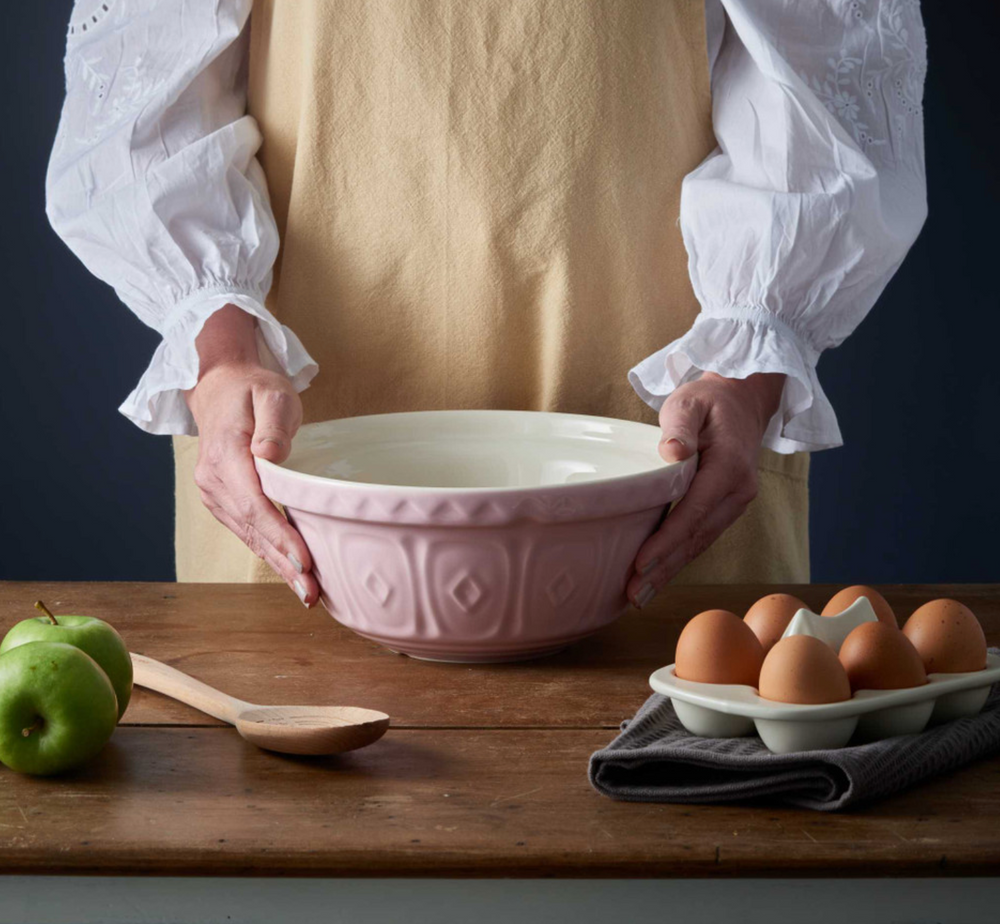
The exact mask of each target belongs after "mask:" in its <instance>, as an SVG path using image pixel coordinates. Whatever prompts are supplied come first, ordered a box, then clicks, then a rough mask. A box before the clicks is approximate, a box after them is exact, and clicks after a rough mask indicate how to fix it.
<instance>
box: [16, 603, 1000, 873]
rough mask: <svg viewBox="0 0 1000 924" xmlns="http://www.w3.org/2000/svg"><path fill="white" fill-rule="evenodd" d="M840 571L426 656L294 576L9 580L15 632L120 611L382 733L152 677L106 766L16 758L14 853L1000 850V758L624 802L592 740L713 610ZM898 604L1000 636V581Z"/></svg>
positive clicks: (285, 862) (434, 862)
mask: <svg viewBox="0 0 1000 924" xmlns="http://www.w3.org/2000/svg"><path fill="white" fill-rule="evenodd" d="M835 589H836V588H833V587H823V586H820V585H813V586H809V587H797V588H780V587H770V586H769V587H733V586H729V587H685V588H681V587H677V588H672V589H670V590H669V591H668V592H667V593H665V594H663V595H661V597H660V598H659V599H658V600H657V601H655V602H654V603H653V604H652V605H650V606H649V607H648V608H647V609H646V610H645V611H644V612H642V613H635V612H633V613H630V614H629V615H627V616H626V617H624V618H623V619H622V620H620V621H619V622H618V623H616V624H615V625H614V626H611V627H609V628H608V629H606V630H605V631H603V632H602V633H600V634H598V635H597V636H595V637H594V638H592V639H590V640H587V641H584V642H582V643H579V644H577V645H576V646H574V647H573V648H572V649H570V650H569V651H567V652H565V653H563V654H561V655H557V656H554V657H551V658H547V659H544V660H539V661H535V662H527V663H524V664H513V665H496V666H476V667H464V666H461V665H445V664H430V663H425V662H418V661H411V660H409V659H407V658H405V657H402V656H399V655H394V654H391V653H389V652H387V651H385V650H384V649H380V648H378V647H377V646H375V645H373V644H372V643H370V642H367V641H365V640H363V639H360V638H359V637H357V636H355V635H354V634H353V633H351V632H349V631H348V630H346V629H344V628H342V627H341V626H339V625H338V624H337V623H335V622H334V621H333V620H332V619H331V618H330V617H329V616H327V615H326V614H325V612H323V611H322V610H312V611H306V610H305V609H304V608H303V607H302V605H301V604H300V603H299V602H298V600H297V599H296V598H295V597H294V596H293V595H292V594H291V593H290V592H289V591H288V590H287V589H286V588H284V587H283V586H278V585H256V586H251V585H206V584H202V585H173V584H131V583H128V584H126V583H121V584H69V583H66V584H26V583H6V584H0V631H5V630H6V628H8V627H9V626H10V625H12V624H13V623H14V622H16V621H17V620H19V619H21V618H25V617H27V616H30V615H32V614H33V610H32V609H31V604H32V601H34V600H35V599H37V598H39V597H40V598H42V599H44V600H45V601H46V603H48V605H49V606H50V608H52V609H53V610H54V611H55V612H62V613H70V612H76V613H85V614H90V615H97V616H101V617H102V618H105V619H107V620H108V621H109V622H111V623H113V624H114V625H115V626H116V627H117V628H118V629H119V631H121V633H122V635H123V636H124V637H125V640H126V642H127V644H128V646H129V647H130V649H132V650H133V651H137V652H141V653H143V654H147V655H149V656H151V657H154V658H156V659H158V660H161V661H164V662H166V663H169V664H172V665H173V666H175V667H177V668H179V669H181V670H183V671H185V672H186V673H190V674H192V675H194V676H195V677H198V678H199V679H202V680H204V681H205V682H207V683H210V684H211V685H212V686H215V687H218V688H220V689H222V690H225V691H226V692H228V693H231V694H232V695H234V696H237V697H240V698H245V699H255V698H256V699H263V700H264V701H267V702H274V703H288V704H296V703H316V704H323V703H329V704H339V705H355V706H365V707H369V708H374V709H380V710H382V711H384V712H387V713H388V714H389V715H390V716H392V720H393V725H392V727H391V728H390V730H389V732H388V733H387V734H386V736H385V738H383V739H382V740H381V741H379V742H377V743H376V744H374V745H372V746H371V747H369V748H367V749H365V750H362V751H358V752H356V753H351V754H344V755H340V756H339V757H335V758H322V759H315V758H293V757H280V756H278V755H275V754H270V753H266V752H263V751H260V750H257V749H256V748H254V747H253V746H252V745H249V744H247V743H246V742H244V741H243V740H241V739H240V738H239V737H238V735H237V734H236V732H235V731H234V730H232V729H230V728H228V727H226V726H222V725H220V723H218V722H217V721H216V720H214V719H211V718H209V717H207V716H205V715H203V714H201V713H198V712H196V711H194V710H192V709H189V708H188V707H185V706H182V705H180V704H178V703H174V702H172V701H169V700H166V699H165V698H163V697H161V696H159V695H158V694H155V693H148V692H146V691H143V690H136V693H135V696H134V697H133V700H132V704H131V705H130V706H129V709H128V712H127V713H126V715H125V717H124V721H123V727H121V728H120V729H119V730H118V731H117V732H116V733H115V736H114V738H113V739H112V742H111V743H110V744H109V745H108V747H107V748H106V749H105V751H104V752H103V753H102V754H101V756H100V757H99V758H98V759H97V760H96V761H94V762H93V763H92V764H90V765H88V766H87V767H85V768H82V769H81V770H79V771H76V772H74V773H72V774H70V775H68V776H64V777H61V778H58V779H36V778H29V777H22V776H18V775H16V774H14V773H10V772H7V771H5V770H2V769H0V870H2V871H3V872H15V871H16V872H22V873H23V872H32V873H56V872H73V873H83V872H91V873H119V874H121V873H125V874H129V873H161V874H175V875H180V874H212V875H241V874H256V875H277V874H282V875H324V876H338V875H343V876H348V875H349V876H393V875H399V876H595V877H596V876H613V877H618V876H628V877H633V876H663V877H679V876H719V875H722V876H832V875H845V876H847V875H849V876H885V875H892V876H905V875H927V876H943V875H944V876H947V875H996V874H997V872H998V871H1000V758H997V759H992V760H987V761H981V762H979V763H977V764H975V765H974V766H971V767H968V768H966V769H964V770H961V771H958V772H956V773H952V774H949V775H948V776H945V777H941V778H939V779H937V780H934V781H931V782H929V783H926V784H924V785H921V786H918V787H916V788H914V789H912V790H910V791H909V792H907V793H904V794H901V795H899V796H895V797H893V798H890V799H887V800H885V801H883V802H880V803H878V804H877V805H874V806H871V807H868V808H864V809H860V810H856V811H852V812H847V813H842V814H836V815H823V814H818V813H815V812H804V811H797V810H791V809H785V808H779V807H774V806H764V807H762V806H759V805H758V806H748V805H727V806H676V805H640V804H629V803H617V802H613V801H612V800H609V799H607V798H605V797H603V796H599V795H597V794H596V793H595V792H594V791H593V790H592V789H591V787H590V785H589V783H588V781H587V775H586V772H587V760H588V758H589V756H590V754H591V752H592V751H594V750H595V749H597V748H599V747H601V746H603V745H604V744H606V743H607V742H608V741H610V739H611V738H612V737H614V734H615V729H616V728H617V726H618V723H619V722H620V721H621V720H622V719H624V718H627V717H628V716H630V715H631V714H632V713H633V712H634V711H635V709H636V708H638V706H639V705H640V704H641V703H642V702H643V700H644V699H645V698H646V696H647V694H648V686H647V682H646V681H647V678H648V676H649V674H650V673H651V672H652V671H653V670H654V669H655V668H657V667H660V666H662V665H663V664H666V663H669V662H670V661H671V660H672V654H673V646H674V642H675V641H676V637H677V634H678V632H679V631H680V628H681V626H682V625H683V624H684V622H685V621H686V620H687V619H689V618H690V617H691V616H693V615H695V614H696V613H697V612H699V611H700V610H703V609H706V608H709V607H718V606H721V607H725V608H729V609H732V610H734V611H735V612H737V613H739V614H741V615H742V613H743V612H745V610H746V609H747V608H748V607H749V605H750V604H751V603H753V601H754V600H755V599H757V598H758V597H759V596H762V595H763V594H764V593H765V592H773V591H775V590H786V591H790V592H794V593H796V594H797V595H798V596H800V597H802V599H804V600H805V601H806V602H807V603H809V604H810V605H812V606H814V607H820V606H821V605H822V604H823V603H824V602H825V601H826V599H827V598H828V597H829V596H830V595H831V594H832V592H833V591H834V590H835ZM881 589H882V590H883V592H884V593H885V594H886V596H887V598H888V599H889V601H890V602H891V603H892V604H893V606H894V607H895V608H896V612H897V615H899V616H900V617H901V619H902V618H905V617H906V616H908V615H909V613H910V612H912V610H913V609H915V608H916V607H917V606H918V605H920V604H921V603H923V602H925V601H926V600H928V599H932V598H933V597H939V596H951V597H955V598H956V599H959V600H961V601H963V602H964V603H966V604H967V605H968V606H970V607H971V608H972V610H973V611H974V612H975V613H976V614H977V615H978V616H979V618H980V620H981V621H982V622H983V625H984V627H985V629H986V634H987V638H988V639H989V641H990V642H991V644H997V643H998V642H1000V588H997V587H996V586H985V585H963V586H951V587H945V586H923V587H912V586H907V587H883V588H881Z"/></svg>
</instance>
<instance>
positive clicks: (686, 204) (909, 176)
mask: <svg viewBox="0 0 1000 924" xmlns="http://www.w3.org/2000/svg"><path fill="white" fill-rule="evenodd" d="M707 12H708V16H707V21H708V24H709V39H710V42H709V44H710V48H709V52H710V61H712V96H713V124H714V127H715V133H716V137H717V140H718V148H717V149H716V150H715V151H714V152H713V153H712V154H711V155H710V156H709V157H708V158H707V159H706V160H705V161H704V162H703V163H702V164H700V165H699V166H698V167H697V168H696V169H695V170H694V171H692V172H691V173H690V174H689V175H688V176H687V177H686V178H685V180H684V183H683V187H682V192H681V209H680V213H681V214H680V226H681V231H682V233H683V237H684V244H685V247H686V249H687V253H688V266H689V271H690V275H691V282H692V285H693V287H694V292H695V294H696V296H697V298H698V301H699V303H700V305H701V309H702V310H701V313H700V314H699V316H698V318H697V320H696V322H695V324H694V325H693V327H692V328H691V330H690V331H688V333H687V334H686V335H685V336H683V337H681V338H680V339H679V340H676V341H675V342H673V343H671V344H669V345H667V346H666V347H664V348H663V349H661V350H659V351H658V352H656V353H654V354H653V355H651V356H649V357H647V358H646V359H645V360H643V361H642V362H640V363H639V364H638V365H637V366H635V367H634V368H633V369H632V370H631V371H630V372H629V379H630V381H631V382H632V385H633V387H634V388H635V389H636V391H637V392H638V394H639V395H640V396H641V397H642V398H643V399H644V400H645V401H646V402H647V403H648V404H650V405H651V406H652V407H654V408H657V409H658V408H659V407H660V405H661V404H662V403H663V401H664V400H665V398H666V397H667V395H669V394H670V393H671V392H672V391H673V390H674V389H675V388H677V387H678V386H679V385H681V384H683V383H685V382H688V381H690V380H692V379H694V378H697V377H698V376H699V375H700V374H701V373H702V372H704V371H711V372H715V373H718V374H719V375H723V376H726V377H729V378H745V377H746V376H749V375H751V374H753V373H756V372H781V373H785V374H786V375H787V380H786V384H785V389H784V394H783V396H782V401H781V406H780V408H779V410H778V412H777V413H776V414H775V416H774V418H773V419H772V421H771V423H770V426H769V428H768V430H767V433H766V435H765V438H764V445H765V446H767V447H769V448H771V449H774V450H777V451H778V452H795V451H799V450H818V449H826V448H830V447H833V446H839V445H841V443H842V442H843V441H842V439H841V435H840V428H839V427H838V425H837V418H836V416H835V414H834V411H833V408H832V407H831V405H830V402H829V400H828V399H827V397H826V395H825V394H824V393H823V389H822V387H821V386H820V383H819V379H818V378H817V375H816V363H817V360H818V359H819V356H820V354H821V353H822V352H823V351H824V350H826V349H829V348H830V347H835V346H837V345H838V344H840V343H842V342H843V341H844V339H845V338H846V337H847V336H848V335H849V334H850V333H851V332H852V331H853V330H854V329H855V328H856V327H857V326H858V324H860V323H861V321H862V320H863V319H864V317H865V315H866V314H867V313H868V311H869V310H870V309H871V307H872V305H873V304H874V303H875V301H876V299H877V298H878V296H879V295H880V293H881V292H882V290H883V289H884V288H885V286H886V284H887V283H888V281H889V280H890V279H891V278H892V276H893V274H894V273H895V271H896V269H897V268H898V267H899V265H900V263H901V262H902V260H903V257H904V256H905V255H906V253H907V251H908V249H909V248H910V246H911V245H912V243H913V241H914V240H915V239H916V237H917V234H918V233H919V231H920V228H921V227H922V225H923V223H924V220H925V218H926V216H927V197H926V182H925V171H924V151H923V113H922V109H921V99H922V95H923V83H924V73H925V70H926V46H925V38H924V30H923V23H922V21H921V15H920V6H919V3H918V2H917V0H909V2H908V0H854V2H849V0H772V2H768V3H757V2H751V0H709V5H708V10H707ZM713 23H715V25H714V27H713ZM713 28H714V29H715V32H714V41H713ZM713 45H714V47H713ZM713 58H714V60H713Z"/></svg>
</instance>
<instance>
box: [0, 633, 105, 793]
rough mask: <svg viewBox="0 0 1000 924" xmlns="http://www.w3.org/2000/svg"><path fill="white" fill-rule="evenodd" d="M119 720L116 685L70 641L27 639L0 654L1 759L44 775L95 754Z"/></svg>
mask: <svg viewBox="0 0 1000 924" xmlns="http://www.w3.org/2000/svg"><path fill="white" fill-rule="evenodd" d="M117 724H118V701H117V700H116V699H115V690H114V687H112V686H111V681H110V680H108V675H107V674H105V673H104V671H103V670H102V669H101V667H100V665H99V664H98V663H97V662H96V661H95V660H94V659H93V658H92V657H91V656H90V655H89V654H87V653H86V652H84V651H81V650H80V649H79V648H77V647H76V646H75V645H67V644H64V643H63V642H28V643H27V644H25V645H19V646H18V647H16V648H12V649H10V650H9V651H6V652H4V653H3V654H0V761H3V763H5V764H6V765H7V766H8V767H10V769H11V770H16V771H18V772H19V773H33V774H39V775H48V774H51V773H61V772H62V771H63V770H69V769H70V768H71V767H75V766H76V765H77V764H82V763H83V762H84V761H86V760H90V758H91V757H94V756H95V755H96V754H97V752H98V751H100V750H101V748H103V747H104V745H105V744H106V743H107V741H108V739H109V738H110V737H111V734H112V732H114V730H115V726H116V725H117Z"/></svg>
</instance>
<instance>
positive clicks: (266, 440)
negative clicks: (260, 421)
mask: <svg viewBox="0 0 1000 924" xmlns="http://www.w3.org/2000/svg"><path fill="white" fill-rule="evenodd" d="M257 442H258V443H274V445H275V446H280V445H281V440H276V439H275V438H274V437H273V436H262V437H260V438H259V439H258V440H257Z"/></svg>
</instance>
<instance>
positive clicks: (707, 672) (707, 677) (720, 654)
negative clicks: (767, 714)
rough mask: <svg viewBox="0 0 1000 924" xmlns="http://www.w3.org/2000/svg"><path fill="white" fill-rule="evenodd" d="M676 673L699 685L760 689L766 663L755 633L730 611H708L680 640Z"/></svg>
mask: <svg viewBox="0 0 1000 924" xmlns="http://www.w3.org/2000/svg"><path fill="white" fill-rule="evenodd" d="M675 660H676V662H677V663H676V664H675V665H674V673H675V674H676V675H677V676H678V677H679V678H680V679H681V680H696V681H698V682H699V683H745V684H747V685H749V686H751V687H755V686H757V678H758V677H759V676H760V666H761V664H762V663H763V661H764V649H763V648H761V646H760V642H759V641H757V636H756V635H754V634H753V630H752V629H751V628H750V627H749V626H748V625H747V624H746V623H745V622H744V621H743V620H742V619H740V617H739V616H737V615H736V614H735V613H730V612H729V611H728V610H706V611H705V612H704V613H699V614H698V615H697V616H695V617H694V619H692V620H691V621H690V622H689V623H688V624H687V625H686V626H685V627H684V629H683V631H682V632H681V637H680V638H679V639H678V640H677V656H676V658H675Z"/></svg>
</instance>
